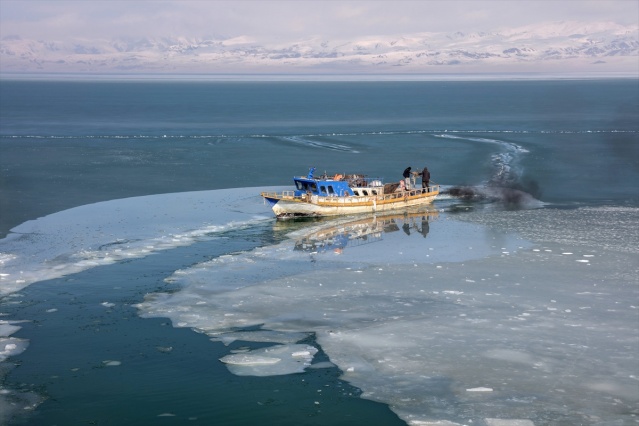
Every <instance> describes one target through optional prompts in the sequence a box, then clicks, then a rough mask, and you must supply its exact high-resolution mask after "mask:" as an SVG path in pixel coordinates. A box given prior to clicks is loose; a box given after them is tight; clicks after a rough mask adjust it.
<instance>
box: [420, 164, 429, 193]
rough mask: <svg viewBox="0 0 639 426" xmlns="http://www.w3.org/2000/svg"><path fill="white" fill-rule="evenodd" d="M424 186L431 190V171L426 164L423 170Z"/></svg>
mask: <svg viewBox="0 0 639 426" xmlns="http://www.w3.org/2000/svg"><path fill="white" fill-rule="evenodd" d="M424 188H426V189H427V190H428V191H430V172H429V171H428V167H426V166H424V170H422V189H424Z"/></svg>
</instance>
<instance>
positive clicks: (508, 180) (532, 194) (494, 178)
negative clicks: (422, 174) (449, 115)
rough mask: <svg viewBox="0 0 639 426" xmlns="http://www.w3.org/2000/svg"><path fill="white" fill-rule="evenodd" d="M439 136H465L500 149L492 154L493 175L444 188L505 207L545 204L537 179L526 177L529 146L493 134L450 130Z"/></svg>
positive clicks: (455, 195)
mask: <svg viewBox="0 0 639 426" xmlns="http://www.w3.org/2000/svg"><path fill="white" fill-rule="evenodd" d="M435 136H436V137H438V138H445V139H455V140H465V141H469V142H478V143H487V144H495V145H497V146H499V147H500V151H499V152H496V153H494V154H492V155H491V157H490V161H491V175H490V177H489V178H488V179H487V180H486V181H484V182H482V183H481V184H480V185H477V186H474V185H466V186H453V187H450V188H448V189H447V190H445V191H443V193H444V194H448V195H450V196H452V197H456V198H459V199H462V200H464V201H467V202H468V201H472V202H481V203H484V204H492V203H496V204H497V205H498V206H501V207H502V208H505V209H525V208H538V207H542V206H543V205H544V203H542V202H541V201H540V200H539V199H538V197H539V196H540V194H541V191H540V189H539V186H538V184H537V183H536V182H534V181H525V180H524V179H523V168H522V166H521V164H520V161H521V159H522V157H523V156H524V155H525V154H527V153H529V152H530V151H528V150H527V149H526V148H524V147H522V146H521V145H517V144H516V143H513V142H508V141H503V140H499V139H491V138H475V137H464V136H458V135H450V134H439V135H435Z"/></svg>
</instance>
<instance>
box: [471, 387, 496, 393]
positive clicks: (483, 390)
mask: <svg viewBox="0 0 639 426" xmlns="http://www.w3.org/2000/svg"><path fill="white" fill-rule="evenodd" d="M492 391H493V388H485V387H478V388H470V389H466V392H492Z"/></svg>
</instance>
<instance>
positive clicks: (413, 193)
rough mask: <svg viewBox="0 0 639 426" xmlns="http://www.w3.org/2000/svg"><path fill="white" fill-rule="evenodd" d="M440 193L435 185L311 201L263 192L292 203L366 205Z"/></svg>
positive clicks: (312, 198)
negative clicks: (388, 192)
mask: <svg viewBox="0 0 639 426" xmlns="http://www.w3.org/2000/svg"><path fill="white" fill-rule="evenodd" d="M438 193H439V185H437V184H433V185H430V188H429V189H428V190H426V188H417V189H410V190H407V191H398V192H392V193H390V194H379V195H368V196H367V195H360V196H348V197H337V196H326V197H325V196H317V195H311V196H310V200H309V196H308V195H307V194H302V195H298V196H296V195H295V191H282V192H262V194H261V195H262V196H263V197H269V198H277V199H287V200H292V201H299V202H309V201H311V202H313V203H314V204H335V203H337V204H351V205H352V204H365V203H370V202H373V201H376V202H385V201H393V200H398V199H399V200H402V199H409V198H415V197H419V196H421V195H424V194H427V195H428V194H430V195H437V194H438Z"/></svg>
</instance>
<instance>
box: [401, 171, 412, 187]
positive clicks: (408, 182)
mask: <svg viewBox="0 0 639 426" xmlns="http://www.w3.org/2000/svg"><path fill="white" fill-rule="evenodd" d="M410 169H411V167H406V169H405V170H404V174H403V176H404V181H405V182H406V189H411V188H410Z"/></svg>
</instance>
